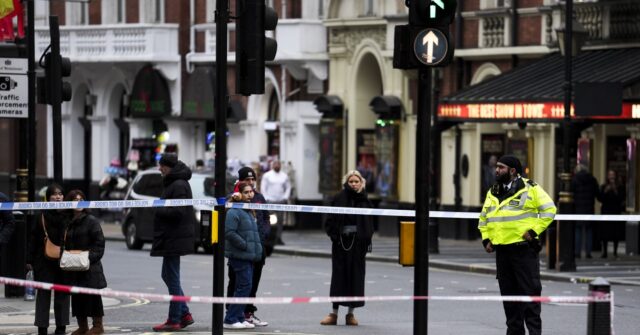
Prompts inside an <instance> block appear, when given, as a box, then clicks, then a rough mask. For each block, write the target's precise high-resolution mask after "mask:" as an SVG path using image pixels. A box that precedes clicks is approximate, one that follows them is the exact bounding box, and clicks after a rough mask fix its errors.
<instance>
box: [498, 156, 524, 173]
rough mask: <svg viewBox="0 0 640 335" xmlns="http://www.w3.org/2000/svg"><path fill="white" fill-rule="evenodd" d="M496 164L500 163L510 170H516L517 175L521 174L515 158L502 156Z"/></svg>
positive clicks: (518, 162)
mask: <svg viewBox="0 0 640 335" xmlns="http://www.w3.org/2000/svg"><path fill="white" fill-rule="evenodd" d="M498 163H502V164H504V165H506V166H508V167H510V168H514V169H516V172H517V173H518V174H522V164H521V163H520V160H519V159H518V158H516V156H512V155H504V156H502V157H500V159H498Z"/></svg>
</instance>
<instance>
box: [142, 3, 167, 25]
mask: <svg viewBox="0 0 640 335" xmlns="http://www.w3.org/2000/svg"><path fill="white" fill-rule="evenodd" d="M164 2H165V0H141V1H140V22H142V23H163V22H164V14H165V13H164Z"/></svg>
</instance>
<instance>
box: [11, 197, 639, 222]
mask: <svg viewBox="0 0 640 335" xmlns="http://www.w3.org/2000/svg"><path fill="white" fill-rule="evenodd" d="M223 200H224V199H219V200H218V201H216V199H210V198H209V199H167V200H163V199H155V200H119V201H118V200H116V201H59V202H2V203H0V211H28V210H51V209H74V208H89V209H98V208H100V209H104V208H151V207H181V206H209V207H213V206H215V205H217V204H218V203H223ZM226 207H227V208H241V209H255V210H267V211H276V212H301V213H320V214H349V215H375V216H396V217H415V215H416V212H415V211H413V210H400V209H382V208H352V207H330V206H305V205H280V204H250V203H239V202H233V203H226ZM479 215H480V213H477V212H449V211H430V212H429V216H430V217H431V218H439V219H472V220H474V219H478V217H479ZM554 220H558V221H562V220H565V221H566V220H569V221H623V222H624V221H640V215H637V214H635V215H590V214H558V215H556V216H555V218H554Z"/></svg>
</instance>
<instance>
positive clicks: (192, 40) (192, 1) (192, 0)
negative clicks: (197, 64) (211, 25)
mask: <svg viewBox="0 0 640 335" xmlns="http://www.w3.org/2000/svg"><path fill="white" fill-rule="evenodd" d="M195 7H196V0H189V52H188V53H187V54H186V55H185V57H184V59H185V66H186V70H187V72H188V73H192V72H193V64H191V57H192V56H193V54H195V51H196V36H195V35H196V29H195V27H194V24H195V17H196V8H195Z"/></svg>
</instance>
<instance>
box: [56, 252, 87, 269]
mask: <svg viewBox="0 0 640 335" xmlns="http://www.w3.org/2000/svg"><path fill="white" fill-rule="evenodd" d="M89 265H90V264H89V251H86V250H64V251H63V252H62V257H60V268H61V269H62V270H64V271H87V270H89Z"/></svg>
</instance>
